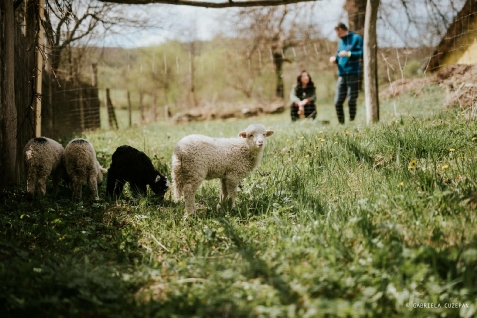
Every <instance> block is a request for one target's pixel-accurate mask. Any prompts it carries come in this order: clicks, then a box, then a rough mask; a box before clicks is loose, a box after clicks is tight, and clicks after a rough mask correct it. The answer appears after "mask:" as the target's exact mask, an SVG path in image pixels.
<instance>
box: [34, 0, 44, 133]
mask: <svg viewBox="0 0 477 318" xmlns="http://www.w3.org/2000/svg"><path fill="white" fill-rule="evenodd" d="M44 5H45V0H39V5H38V11H39V12H38V17H39V21H38V28H39V31H38V39H37V40H38V41H37V44H36V45H37V52H36V72H35V73H36V74H35V90H36V94H37V96H36V98H35V137H40V136H41V93H42V84H43V81H42V70H43V57H42V52H41V50H42V46H43V23H42V21H43V19H44V14H45V11H44Z"/></svg>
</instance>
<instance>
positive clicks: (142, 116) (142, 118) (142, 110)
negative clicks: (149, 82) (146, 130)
mask: <svg viewBox="0 0 477 318" xmlns="http://www.w3.org/2000/svg"><path fill="white" fill-rule="evenodd" d="M143 100H144V93H143V92H142V91H139V112H140V113H141V125H142V124H144V122H145V121H146V117H145V115H144V105H143V103H142V102H143Z"/></svg>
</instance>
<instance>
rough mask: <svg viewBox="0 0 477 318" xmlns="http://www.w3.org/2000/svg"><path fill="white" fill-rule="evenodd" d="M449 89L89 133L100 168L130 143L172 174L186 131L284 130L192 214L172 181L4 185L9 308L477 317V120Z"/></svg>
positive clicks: (206, 189)
mask: <svg viewBox="0 0 477 318" xmlns="http://www.w3.org/2000/svg"><path fill="white" fill-rule="evenodd" d="M442 96H443V93H442V92H441V91H440V90H439V88H438V87H437V86H436V87H431V88H429V89H428V90H427V91H426V92H424V93H422V94H421V95H420V96H419V98H417V97H416V96H414V95H412V94H408V95H403V96H402V97H400V98H399V99H397V100H392V101H386V100H384V101H381V102H382V104H381V111H382V113H381V118H382V120H381V122H380V123H379V124H376V125H374V126H372V127H368V126H366V125H365V111H364V105H363V102H362V99H360V106H359V111H358V118H357V119H356V121H355V122H353V123H347V124H345V125H344V126H339V125H338V124H337V121H336V118H335V116H336V115H335V114H334V108H333V106H332V105H322V106H319V108H318V109H319V114H320V116H322V117H320V118H321V119H323V120H325V119H327V120H330V122H331V123H330V124H329V125H323V124H322V123H320V122H312V121H301V122H296V123H291V122H290V120H289V117H288V114H282V115H275V116H268V117H259V118H253V119H247V120H244V119H243V120H233V121H215V122H201V123H191V124H188V125H180V126H177V125H173V124H172V123H168V122H157V123H153V124H150V125H148V126H145V127H132V128H127V129H121V130H120V131H98V132H92V133H87V134H85V135H84V137H85V138H87V139H88V140H90V141H91V142H92V143H93V144H94V146H95V148H96V150H97V153H98V159H99V160H100V162H101V163H102V164H104V165H105V166H109V164H110V160H111V154H112V153H113V152H114V150H115V149H116V147H118V146H120V145H122V144H130V145H132V146H134V147H136V148H138V149H140V150H143V151H145V152H146V153H147V154H148V155H149V156H150V157H151V158H153V162H154V164H155V165H156V166H158V167H160V168H161V169H162V170H164V171H165V172H166V173H167V174H168V175H170V164H171V163H170V158H171V155H172V149H173V146H174V144H175V143H176V142H177V141H178V140H179V139H180V138H182V137H183V136H185V135H188V134H191V133H201V134H206V135H211V136H217V137H232V136H236V135H237V133H238V132H239V131H240V130H241V129H243V128H245V127H246V126H247V125H248V124H249V123H251V122H261V123H263V124H264V125H265V126H267V127H269V128H272V129H274V130H275V134H274V135H273V136H272V137H271V138H270V139H269V144H268V145H267V147H266V149H265V154H264V157H263V160H262V163H261V165H260V167H259V169H258V171H256V172H254V173H253V174H252V175H251V176H250V177H249V178H247V179H245V180H244V181H243V182H242V185H241V188H240V191H239V195H238V199H237V207H236V209H235V210H234V211H229V210H225V211H222V212H221V213H219V214H217V212H216V210H215V206H216V204H217V201H218V198H219V184H218V182H217V181H208V182H205V183H204V185H203V186H202V188H201V189H200V190H199V191H198V192H197V197H196V199H197V205H198V211H197V214H196V216H194V217H191V218H187V219H184V218H183V215H184V212H183V210H184V204H183V202H179V203H174V202H173V201H172V198H171V196H170V194H168V195H167V196H166V200H165V201H164V202H160V201H158V200H157V199H155V198H154V197H152V196H148V197H143V198H132V197H131V196H130V195H129V194H128V193H125V195H124V196H123V197H122V198H121V199H120V200H118V201H108V200H101V201H100V202H96V203H94V202H91V201H90V200H89V199H88V197H87V194H88V193H86V194H85V196H86V197H85V200H84V202H82V203H80V204H74V203H72V202H71V201H70V200H69V198H70V196H71V191H70V190H69V189H67V188H66V187H62V188H61V191H60V194H59V196H58V197H57V198H56V199H53V198H52V197H51V196H48V197H47V198H45V199H42V200H41V201H40V202H30V201H27V200H26V195H25V192H24V189H23V188H22V189H17V190H15V191H11V192H7V193H5V194H4V199H3V201H4V202H5V204H4V205H3V206H2V208H1V213H0V229H1V232H0V239H1V241H0V244H1V245H0V246H1V248H0V281H2V282H5V283H3V284H2V287H1V289H0V306H1V308H3V309H4V311H5V312H6V313H7V314H9V315H11V316H16V315H25V316H48V317H50V316H81V317H85V316H107V317H117V316H124V317H131V316H137V317H152V316H154V317H156V316H157V317H245V316H247V317H257V316H258V317H325V316H326V317H328V316H330V317H334V316H337V317H365V316H378V317H403V316H408V317H415V316H419V317H428V316H444V315H446V316H447V317H457V316H462V317H473V316H474V315H475V313H476V309H477V302H476V299H477V297H476V296H477V289H476V286H477V274H476V273H477V272H476V270H477V249H476V246H477V244H476V243H477V226H476V214H475V211H476V207H477V185H476V180H477V161H476V150H477V149H476V147H477V130H476V128H477V126H476V124H475V122H474V121H468V120H465V119H463V118H462V116H461V115H460V113H459V112H458V111H454V110H447V111H442V110H441V109H440V108H439V106H438V105H439V104H438V102H437V101H438V100H440V99H441V98H442ZM394 103H396V104H394ZM100 193H101V194H100V196H102V197H103V198H104V195H105V191H104V185H103V187H102V188H101V190H100ZM408 303H409V304H411V308H409V307H407V305H406V304H408ZM419 303H433V304H436V306H437V304H440V306H441V307H440V308H434V309H413V308H412V306H413V304H419ZM446 303H456V304H465V306H464V307H462V308H459V309H449V308H445V307H444V305H445V304H446ZM2 316H3V315H2Z"/></svg>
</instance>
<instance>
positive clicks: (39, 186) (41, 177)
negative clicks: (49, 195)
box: [36, 171, 48, 196]
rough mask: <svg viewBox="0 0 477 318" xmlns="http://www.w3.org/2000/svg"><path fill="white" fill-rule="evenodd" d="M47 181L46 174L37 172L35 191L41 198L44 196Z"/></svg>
mask: <svg viewBox="0 0 477 318" xmlns="http://www.w3.org/2000/svg"><path fill="white" fill-rule="evenodd" d="M47 180H48V172H46V171H38V179H37V180H36V191H37V193H38V194H40V195H41V196H44V195H45V194H46V181H47Z"/></svg>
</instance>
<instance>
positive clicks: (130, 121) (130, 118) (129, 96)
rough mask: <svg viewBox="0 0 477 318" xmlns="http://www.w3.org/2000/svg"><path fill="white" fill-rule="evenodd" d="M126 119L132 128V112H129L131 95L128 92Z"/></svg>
mask: <svg viewBox="0 0 477 318" xmlns="http://www.w3.org/2000/svg"><path fill="white" fill-rule="evenodd" d="M128 117H129V127H131V126H132V110H131V94H130V93H129V91H128Z"/></svg>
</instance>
